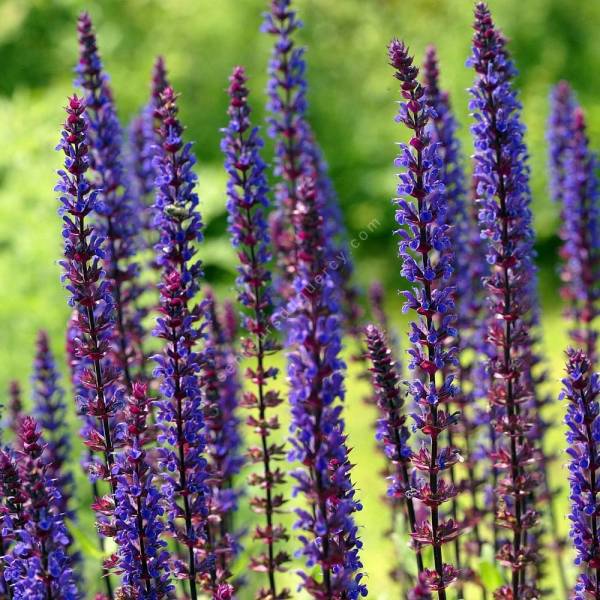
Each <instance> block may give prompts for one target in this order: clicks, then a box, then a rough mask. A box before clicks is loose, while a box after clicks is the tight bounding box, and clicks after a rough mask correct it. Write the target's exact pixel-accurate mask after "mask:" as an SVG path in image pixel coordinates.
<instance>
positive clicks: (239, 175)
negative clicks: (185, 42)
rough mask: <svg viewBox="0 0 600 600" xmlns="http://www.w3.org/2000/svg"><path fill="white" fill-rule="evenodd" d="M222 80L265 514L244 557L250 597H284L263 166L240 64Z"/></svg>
mask: <svg viewBox="0 0 600 600" xmlns="http://www.w3.org/2000/svg"><path fill="white" fill-rule="evenodd" d="M229 82H230V84H229V97H230V103H229V109H228V111H227V114H228V116H229V125H228V127H227V129H225V130H224V133H225V136H224V138H223V142H222V144H221V148H222V150H223V152H224V154H225V169H226V170H227V173H228V175H229V179H228V182H227V197H228V200H227V211H228V213H229V232H230V234H231V237H232V241H233V246H234V248H235V250H236V252H237V256H238V260H239V267H238V273H239V275H238V278H237V286H238V300H239V303H240V304H241V306H242V308H243V317H242V319H243V321H242V327H243V329H244V330H245V331H246V332H247V336H248V337H245V338H243V340H242V351H243V354H244V356H245V357H247V358H248V359H249V360H251V361H252V364H251V366H249V367H248V368H247V369H246V372H245V377H246V380H247V381H248V384H249V386H248V389H247V390H246V391H245V393H244V396H243V400H242V406H243V407H244V408H247V409H249V410H251V411H252V414H251V415H250V416H249V417H248V418H247V424H248V425H249V426H250V427H251V428H252V430H253V431H254V432H255V433H256V434H257V435H258V437H259V440H260V443H259V444H257V445H253V446H251V447H250V448H249V449H248V457H249V459H250V461H251V462H252V463H253V464H256V465H260V467H259V470H258V471H257V472H256V473H254V474H252V475H251V476H250V478H249V483H250V484H251V485H252V486H254V487H255V488H256V495H255V496H254V497H252V498H251V499H250V505H251V506H252V509H253V510H254V512H256V513H258V514H264V524H262V525H257V526H256V528H255V530H254V538H255V539H257V540H258V541H259V542H260V543H261V545H262V547H263V548H264V550H261V551H260V552H259V553H258V554H257V555H253V556H251V558H250V568H251V569H252V570H253V571H256V572H259V573H266V576H267V581H268V585H265V586H263V587H262V588H261V589H260V590H259V591H258V593H257V595H256V598H257V599H259V600H266V599H267V598H272V599H273V600H286V599H287V598H291V595H290V591H289V590H288V589H287V588H280V587H278V585H277V576H276V575H277V573H278V572H281V571H284V570H285V564H286V563H287V562H288V560H289V556H288V554H287V553H286V552H285V551H283V550H281V549H279V546H280V545H281V544H282V543H283V542H285V541H287V539H288V534H287V531H286V530H285V528H284V527H283V525H281V524H280V523H278V522H277V518H276V516H277V515H278V514H279V513H280V512H281V510H282V506H283V504H284V502H285V500H284V496H283V494H281V493H279V492H278V488H279V487H280V486H281V485H282V484H284V483H285V477H284V473H283V471H282V470H281V468H280V467H279V466H278V463H280V462H281V461H282V460H284V458H285V449H284V445H283V444H282V443H281V441H279V442H276V441H273V437H272V436H273V435H274V434H275V433H277V431H278V430H279V427H280V425H279V419H278V417H277V415H276V414H273V412H274V409H275V408H276V407H277V406H279V405H280V404H281V403H282V398H281V396H280V394H279V392H278V391H277V390H275V389H269V388H270V386H269V382H270V380H274V379H275V378H276V377H277V374H278V369H277V368H275V367H272V366H268V364H267V360H268V357H269V356H270V355H272V354H273V353H275V352H276V351H277V350H279V347H278V346H277V344H276V342H275V340H274V336H273V333H272V327H271V322H270V319H271V313H272V311H273V300H272V289H271V273H270V271H269V268H268V263H269V261H270V258H271V257H270V254H269V242H270V240H269V233H268V227H267V223H266V220H265V213H266V211H267V209H268V196H267V192H268V189H267V181H266V177H265V168H266V166H265V163H264V162H263V160H262V158H261V156H260V149H261V148H262V145H263V142H262V139H261V138H260V136H259V133H258V129H257V128H254V127H252V124H251V122H250V106H249V105H248V93H249V92H248V88H247V86H246V74H245V72H244V69H243V68H242V67H236V68H235V69H234V70H233V73H232V75H231V77H230V78H229Z"/></svg>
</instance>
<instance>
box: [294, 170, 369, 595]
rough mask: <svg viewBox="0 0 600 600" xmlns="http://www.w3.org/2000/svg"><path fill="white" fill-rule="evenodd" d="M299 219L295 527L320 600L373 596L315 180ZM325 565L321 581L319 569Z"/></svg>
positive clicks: (308, 582) (303, 190) (303, 195)
mask: <svg viewBox="0 0 600 600" xmlns="http://www.w3.org/2000/svg"><path fill="white" fill-rule="evenodd" d="M298 192H299V193H298V202H297V204H296V211H295V213H294V219H295V221H296V224H295V227H296V231H297V232H298V276H297V278H296V280H295V283H294V288H295V290H296V296H295V297H293V298H292V299H291V300H290V302H289V303H288V306H287V307H286V312H287V313H288V315H289V318H288V325H287V329H288V347H289V348H291V351H290V352H289V354H288V381H289V389H290V392H289V398H290V404H291V411H292V424H291V427H290V432H291V434H292V437H291V444H292V450H291V452H290V460H293V461H298V462H299V463H300V464H302V465H303V468H302V469H299V470H297V471H296V472H295V473H294V474H293V476H294V478H295V479H296V486H295V493H300V494H302V496H303V497H304V499H305V500H306V501H307V502H308V504H309V506H310V508H309V509H308V510H305V509H298V510H297V511H296V513H297V515H298V520H297V522H296V528H297V529H299V530H301V531H302V532H303V533H302V534H301V536H300V538H299V539H300V542H301V544H302V549H301V550H299V554H300V555H301V556H304V557H305V558H306V566H307V567H308V569H307V571H305V572H301V573H300V575H301V577H302V587H303V588H304V589H305V590H306V591H307V592H308V593H309V594H310V595H311V596H312V597H313V598H348V599H356V598H358V597H360V596H366V594H367V588H366V586H365V585H364V583H362V578H363V575H362V572H361V569H362V563H361V562H360V558H359V551H360V548H361V547H362V544H361V542H360V540H359V538H358V529H357V526H356V523H355V521H354V513H355V512H356V511H358V510H361V508H362V506H361V504H360V503H359V502H358V500H357V499H356V497H355V491H354V488H353V485H352V481H351V478H350V471H351V467H352V465H351V463H350V461H349V457H348V454H349V451H348V448H347V445H346V434H345V433H344V421H343V419H342V404H341V402H340V401H341V400H343V397H344V387H343V383H344V370H345V365H344V363H343V361H342V360H341V358H340V356H339V354H340V350H341V324H340V320H339V317H338V313H339V308H338V298H337V297H338V293H337V286H336V283H335V280H334V279H333V278H331V277H329V276H328V274H327V273H326V272H325V271H324V270H323V269H324V266H325V244H324V240H323V219H322V216H321V213H320V207H319V205H318V198H319V194H318V192H317V189H316V182H315V178H314V177H312V178H310V177H307V178H305V179H304V180H303V181H302V184H301V185H300V187H299V189H298ZM314 567H320V571H321V573H320V574H319V575H315V573H314V571H313V568H314Z"/></svg>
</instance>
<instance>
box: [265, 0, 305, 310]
mask: <svg viewBox="0 0 600 600" xmlns="http://www.w3.org/2000/svg"><path fill="white" fill-rule="evenodd" d="M300 27H302V21H300V19H298V17H297V15H296V12H295V11H294V10H292V9H291V0H271V10H270V11H269V12H268V13H266V14H265V20H264V23H263V26H262V30H263V31H264V32H266V33H269V34H271V35H273V36H275V38H276V39H275V45H274V47H273V52H272V55H271V60H270V61H269V82H268V87H267V93H268V96H269V101H268V104H267V109H268V111H269V113H270V117H269V119H268V123H269V135H270V136H271V137H272V138H273V139H274V140H275V175H276V177H277V178H278V179H279V183H278V184H277V186H276V188H275V198H276V200H277V204H276V208H275V211H274V212H273V214H272V216H271V219H272V221H271V238H272V243H273V247H274V249H275V254H276V259H277V264H278V266H279V267H280V271H281V273H280V275H281V280H280V281H279V283H278V292H279V293H280V295H282V296H283V297H284V298H288V297H289V296H290V294H292V293H293V290H292V282H293V279H294V276H295V270H296V265H295V263H296V260H297V256H296V254H297V253H296V241H295V239H296V235H295V231H294V226H293V223H294V219H293V213H294V210H295V208H296V203H297V201H298V185H299V182H300V177H301V175H302V174H303V173H304V172H306V169H307V166H308V162H309V161H308V160H307V157H306V132H307V129H306V127H307V126H306V121H305V114H306V87H307V86H306V78H305V70H306V63H305V60H304V48H302V47H298V46H296V44H295V43H294V40H293V37H292V36H293V34H294V32H296V31H297V30H298V29H299V28H300Z"/></svg>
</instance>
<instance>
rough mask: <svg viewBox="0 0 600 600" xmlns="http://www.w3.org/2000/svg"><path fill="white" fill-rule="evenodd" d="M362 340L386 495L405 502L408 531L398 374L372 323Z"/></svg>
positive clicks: (406, 451)
mask: <svg viewBox="0 0 600 600" xmlns="http://www.w3.org/2000/svg"><path fill="white" fill-rule="evenodd" d="M366 342H367V349H368V355H369V360H370V361H371V368H370V369H369V370H370V371H371V374H372V379H373V387H374V388H375V393H376V395H377V405H378V407H379V411H380V415H381V416H380V418H379V419H378V421H377V440H378V441H379V442H380V443H381V444H383V450H384V452H385V456H386V458H387V459H388V460H389V462H390V463H391V468H390V469H389V480H390V484H389V487H388V492H387V493H388V496H390V497H392V498H394V499H400V500H401V501H403V502H404V504H405V505H406V513H407V515H408V524H409V529H410V532H411V533H415V531H416V523H417V520H416V516H415V507H414V502H413V499H412V489H413V487H412V486H413V484H414V481H412V480H411V476H410V469H411V464H410V459H411V457H412V450H411V449H410V446H409V444H408V438H409V436H410V434H409V431H408V427H407V426H406V415H405V414H404V399H403V397H402V392H401V390H400V376H399V374H398V371H397V368H396V363H395V362H394V360H393V358H392V353H391V351H390V349H389V347H388V345H387V341H386V339H385V336H384V334H383V333H382V332H381V330H379V329H378V328H377V327H375V326H374V325H368V326H367V329H366ZM415 554H416V558H417V567H418V570H419V573H421V572H422V571H423V569H424V567H423V557H422V555H421V551H420V549H419V548H418V547H417V549H416V552H415Z"/></svg>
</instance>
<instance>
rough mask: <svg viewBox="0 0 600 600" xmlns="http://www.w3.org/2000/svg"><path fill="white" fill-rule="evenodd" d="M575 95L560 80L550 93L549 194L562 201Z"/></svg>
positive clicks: (557, 200) (548, 135)
mask: <svg viewBox="0 0 600 600" xmlns="http://www.w3.org/2000/svg"><path fill="white" fill-rule="evenodd" d="M576 106H577V104H576V102H575V97H574V94H573V91H572V90H571V86H570V85H569V84H568V83H567V82H566V81H560V82H559V83H558V84H557V85H556V86H555V87H554V88H552V92H551V94H550V117H549V119H548V130H547V131H548V133H547V139H548V150H549V156H548V170H549V176H550V177H549V179H550V187H549V189H550V196H551V197H552V199H553V200H554V201H555V202H560V203H562V201H563V194H564V191H563V190H564V183H565V167H566V165H565V157H566V154H567V151H568V149H569V146H570V144H571V138H572V134H573V113H574V111H575V107H576Z"/></svg>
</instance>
